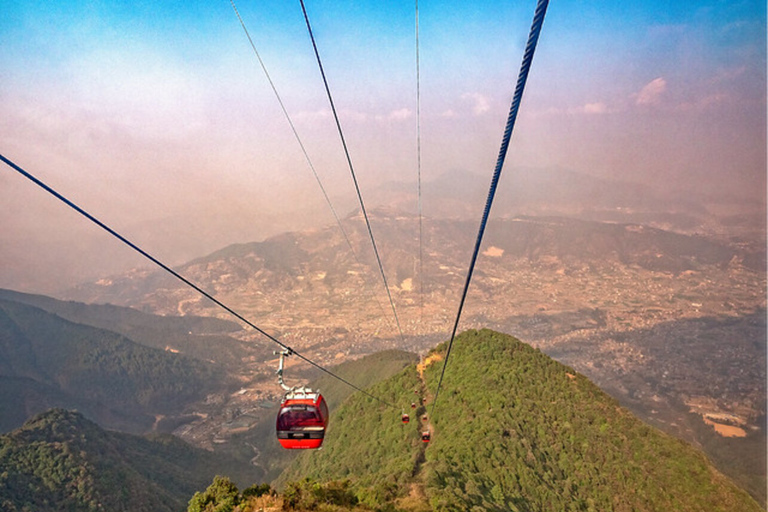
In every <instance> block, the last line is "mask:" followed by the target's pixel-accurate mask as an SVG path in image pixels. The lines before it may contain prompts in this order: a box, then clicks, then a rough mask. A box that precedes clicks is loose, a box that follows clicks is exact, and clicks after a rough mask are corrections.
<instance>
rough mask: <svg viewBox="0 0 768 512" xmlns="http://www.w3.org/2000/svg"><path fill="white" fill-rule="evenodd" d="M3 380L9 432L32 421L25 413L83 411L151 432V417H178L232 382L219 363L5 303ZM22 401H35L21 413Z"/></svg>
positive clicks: (0, 331) (1, 408)
mask: <svg viewBox="0 0 768 512" xmlns="http://www.w3.org/2000/svg"><path fill="white" fill-rule="evenodd" d="M0 379H2V381H3V383H4V384H6V383H8V384H10V386H9V389H8V390H4V391H2V392H0V399H2V401H0V413H3V414H0V428H2V429H3V430H9V429H11V428H16V427H18V426H19V423H18V421H19V419H21V420H22V421H23V420H24V419H26V418H19V417H18V411H20V410H22V411H27V412H28V413H29V412H30V411H31V413H39V412H42V411H43V410H45V409H47V408H49V407H52V406H57V407H73V406H76V407H78V408H82V410H84V411H87V412H88V413H89V415H91V416H93V417H95V418H98V420H99V421H100V422H102V423H103V424H105V425H109V426H114V427H117V428H123V429H125V430H129V431H133V432H140V431H145V430H146V429H147V428H148V427H151V425H152V422H153V420H154V418H153V417H152V416H151V415H153V414H173V413H178V412H180V411H181V410H182V409H183V407H184V406H185V405H186V404H188V403H190V402H192V401H195V400H199V399H201V398H203V397H205V395H206V394H208V393H209V392H211V391H212V390H220V389H222V388H225V387H226V382H227V380H226V375H225V372H224V371H223V370H222V369H221V368H220V367H217V366H216V365H213V364H211V363H205V362H202V361H197V360H194V359H190V358H187V357H184V356H182V355H179V354H172V353H169V352H165V351H161V350H155V349H151V348H148V347H145V346H142V345H139V344H137V343H134V342H133V341H131V340H130V339H128V338H126V337H124V336H122V335H120V334H117V333H114V332H111V331H107V330H103V329H97V328H93V327H89V326H85V325H81V324H75V323H72V322H69V321H66V320H64V319H62V318H60V317H58V316H56V315H52V314H50V313H47V312H45V311H43V310H40V309H37V308H35V307H32V306H28V305H25V304H21V303H17V302H10V301H5V300H0ZM10 389H14V390H15V391H16V393H15V394H11V393H10V392H9V390H10ZM22 396H25V397H27V398H29V400H28V401H25V402H24V404H23V405H24V407H19V406H20V405H21V404H19V403H18V402H19V400H20V397H22ZM6 400H7V401H6ZM6 412H7V414H5V413H6ZM132 417H133V419H132Z"/></svg>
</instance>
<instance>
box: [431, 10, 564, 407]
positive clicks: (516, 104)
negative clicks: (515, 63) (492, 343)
mask: <svg viewBox="0 0 768 512" xmlns="http://www.w3.org/2000/svg"><path fill="white" fill-rule="evenodd" d="M548 4H549V0H539V1H538V4H537V5H536V11H535V12H534V15H533V23H532V24H531V31H530V33H529V34H528V43H527V44H526V45H525V52H524V53H523V62H522V64H521V65H520V73H519V74H518V77H517V85H516V86H515V93H514V96H513V97H512V104H511V105H510V108H509V115H508V117H507V125H506V127H505V128H504V136H503V137H502V140H501V148H500V149H499V156H498V158H497V160H496V168H495V169H494V171H493V178H492V179H491V186H490V189H489V190H488V198H487V199H486V202H485V209H484V210H483V217H482V220H481V221H480V229H479V230H478V233H477V240H476V241H475V249H474V251H473V252H472V260H471V261H470V263H469V270H468V271H467V279H466V281H465V283H464V291H463V292H462V294H461V302H460V303H459V311H458V313H457V314H456V321H455V322H454V324H453V332H451V339H450V341H449V342H448V350H447V352H446V354H445V360H444V361H443V369H442V371H441V372H440V380H439V381H438V383H437V389H436V390H435V397H434V398H433V403H432V412H431V413H430V416H429V417H430V418H432V417H433V416H434V414H435V409H436V407H437V397H438V395H439V393H440V386H441V385H442V383H443V377H444V376H445V369H446V367H447V366H448V358H449V357H450V355H451V348H453V341H454V339H455V338H456V330H457V329H458V327H459V320H460V319H461V312H462V309H463V308H464V301H465V299H466V298H467V290H468V289H469V283H470V281H471V280H472V272H473V271H474V268H475V262H476V261H477V255H478V253H479V252H480V244H481V243H482V241H483V234H484V233H485V226H486V224H487V222H488V216H489V214H490V212H491V205H492V204H493V198H494V196H495V195H496V187H497V185H498V183H499V177H500V176H501V170H502V168H503V167H504V159H505V157H506V155H507V149H508V148H509V141H510V139H511V138H512V130H513V128H514V126H515V120H516V119H517V113H518V110H519V109H520V101H521V100H522V97H523V91H524V90H525V82H526V81H527V80H528V72H529V71H530V68H531V62H532V61H533V54H534V52H535V51H536V43H537V42H538V40H539V34H540V32H541V26H542V24H543V23H544V15H545V14H546V13H547V5H548Z"/></svg>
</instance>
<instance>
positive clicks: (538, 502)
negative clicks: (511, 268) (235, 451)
mask: <svg viewBox="0 0 768 512" xmlns="http://www.w3.org/2000/svg"><path fill="white" fill-rule="evenodd" d="M445 350H446V345H445V344H443V345H440V346H438V347H437V348H436V349H435V350H434V351H433V354H434V355H437V356H438V359H439V356H440V355H441V354H444V352H445ZM441 367H442V364H432V365H430V366H429V367H428V368H427V369H426V372H425V374H424V377H425V380H426V386H427V388H428V389H430V390H434V389H435V387H436V384H437V379H438V378H439V372H440V369H441ZM421 386H422V382H421V381H420V379H419V375H418V372H417V371H416V368H415V367H414V366H410V367H408V368H406V369H405V370H403V371H402V372H401V373H400V374H398V375H397V376H395V377H393V378H391V379H389V380H387V381H384V382H381V383H379V384H377V385H374V386H373V387H371V388H370V390H371V393H372V394H374V395H376V396H383V397H387V399H388V400H390V401H393V402H395V403H397V404H403V407H404V408H405V407H408V404H410V402H411V401H412V400H413V397H414V396H415V393H414V391H416V390H420V389H421ZM427 399H428V400H429V396H427ZM427 406H428V407H429V403H428V404H427ZM427 411H431V408H430V409H425V408H420V409H418V410H417V413H418V415H419V417H420V415H422V414H425V413H426V412H427ZM431 426H432V429H433V435H432V441H431V442H430V443H429V444H428V445H424V444H423V443H422V442H421V441H420V439H419V430H420V428H421V425H420V422H419V421H412V422H411V423H410V424H408V425H403V424H401V423H400V421H399V411H392V410H391V408H388V407H385V406H382V405H381V404H379V403H376V402H374V401H373V400H372V399H370V398H368V397H365V396H361V395H360V394H355V395H352V396H351V397H350V398H349V399H348V400H347V401H346V402H345V403H344V404H343V405H342V406H341V407H339V408H338V409H337V410H336V411H334V412H333V414H332V417H331V426H330V428H329V429H328V433H327V435H326V440H325V443H324V445H323V449H322V450H320V451H316V452H311V453H309V452H308V453H303V454H302V455H301V456H300V457H299V458H298V459H297V460H296V461H295V462H294V464H293V465H292V466H291V467H289V468H288V470H286V472H285V473H284V474H283V475H282V476H281V477H280V478H279V479H278V481H277V486H278V487H279V488H282V489H285V491H286V492H290V493H295V492H296V489H302V488H303V489H305V492H304V495H305V497H306V496H309V495H311V489H312V488H313V486H314V487H315V488H317V486H318V485H320V486H321V487H322V485H321V484H323V483H324V485H329V483H331V482H334V481H335V482H337V483H338V482H346V484H345V485H348V488H349V492H350V493H351V494H353V495H354V496H355V498H356V499H357V501H358V507H360V506H365V507H369V508H373V509H382V510H383V509H386V508H387V507H390V509H401V510H422V509H424V510H477V511H479V510H499V511H502V510H513V511H534V510H573V511H625V510H626V511H629V510H635V511H657V510H679V511H733V510H741V511H749V510H761V508H760V506H759V505H758V504H757V503H756V502H755V501H754V500H753V499H752V498H751V497H750V496H749V495H748V494H747V493H746V492H744V491H743V490H741V489H739V488H738V487H736V486H735V485H734V484H733V483H732V482H731V481H730V480H728V479H727V478H726V477H724V476H723V475H721V474H720V473H718V472H717V471H716V470H714V469H713V468H712V466H711V465H710V464H709V462H708V461H707V459H706V458H705V456H704V455H703V454H702V453H701V452H700V451H698V450H696V449H695V448H693V447H691V446H690V445H688V444H686V443H684V442H682V441H680V440H678V439H675V438H673V437H671V436H668V435H666V434H663V433H661V432H660V431H658V430H656V429H654V428H652V427H650V426H648V425H647V424H645V423H643V422H641V421H640V420H638V419H637V418H636V417H634V416H633V415H632V414H631V413H630V412H629V411H627V410H626V409H623V408H622V407H620V406H619V404H618V403H617V402H616V400H614V399H613V398H611V397H609V396H608V395H606V394H605V393H604V392H602V391H601V390H600V389H599V388H598V387H597V386H595V385H594V384H592V383H591V382H590V381H589V380H588V379H586V378H585V377H584V376H582V375H580V374H578V373H576V372H575V371H573V370H572V369H570V368H568V367H566V366H564V365H562V364H560V363H558V362H556V361H554V360H553V359H551V358H549V357H548V356H546V355H544V354H542V353H541V352H539V351H538V350H535V349H533V348H531V347H530V346H528V345H525V344H523V343H521V342H519V341H518V340H516V339H515V338H513V337H511V336H507V335H503V334H499V333H496V332H493V331H490V330H482V331H468V332H465V333H463V334H462V335H460V336H459V337H458V338H457V339H456V341H455V344H454V347H453V351H452V353H451V360H450V364H449V365H448V369H447V371H446V374H445V380H444V382H443V388H442V391H441V393H440V398H439V402H438V403H437V410H436V414H435V417H434V418H432V419H431ZM306 479H309V480H308V481H307V480H306ZM302 481H303V483H302ZM291 482H293V483H291ZM420 496H423V498H420ZM310 501H311V500H310ZM297 503H300V501H297ZM307 503H310V502H309V501H305V503H304V504H305V506H306V504H307Z"/></svg>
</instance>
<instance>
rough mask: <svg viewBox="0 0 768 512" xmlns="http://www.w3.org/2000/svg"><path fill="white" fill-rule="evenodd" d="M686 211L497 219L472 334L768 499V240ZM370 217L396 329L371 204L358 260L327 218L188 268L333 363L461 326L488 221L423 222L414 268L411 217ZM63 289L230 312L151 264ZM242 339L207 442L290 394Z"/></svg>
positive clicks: (750, 227) (729, 220)
mask: <svg viewBox="0 0 768 512" xmlns="http://www.w3.org/2000/svg"><path fill="white" fill-rule="evenodd" d="M689 211H691V212H692V213H685V214H683V213H679V214H676V215H670V214H654V213H653V212H647V211H646V212H643V211H642V210H633V209H620V208H614V209H603V210H601V211H597V210H593V211H590V212H587V213H584V212H582V214H581V215H578V216H576V215H574V216H572V217H570V218H569V217H564V216H551V215H547V216H541V215H538V216H511V217H507V218H497V219H494V220H493V221H492V223H491V224H490V225H489V228H488V231H487V233H486V239H485V240H486V242H485V243H484V246H483V249H482V255H481V258H480V260H479V262H478V266H477V270H476V273H475V276H474V278H473V282H472V286H471V287H470V291H469V296H468V299H467V305H466V308H465V311H464V315H463V320H462V323H461V326H460V328H461V329H467V328H482V327H490V328H493V329H495V330H498V331H501V332H507V333H511V334H513V335H515V336H517V337H519V338H520V339H522V340H524V341H525V342H527V343H530V344H532V345H534V346H536V347H539V348H541V349H542V350H543V351H545V352H546V353H548V354H551V355H553V356H554V357H555V358H557V359H558V360H560V361H562V362H564V363H566V364H569V365H571V366H573V367H574V368H575V369H577V370H579V371H580V372H583V373H584V374H585V375H587V376H588V377H589V378H591V379H592V380H594V381H595V382H596V383H598V384H599V385H600V386H601V387H602V388H603V389H605V390H607V391H609V392H610V393H612V394H613V395H614V396H615V397H617V398H618V399H619V400H620V401H621V402H622V403H623V404H625V405H626V406H628V407H630V408H632V410H634V411H635V412H636V413H638V414H640V416H641V417H642V418H644V419H645V420H646V421H649V422H650V423H652V424H654V425H656V426H660V427H661V428H663V429H665V430H667V431H669V432H672V433H674V434H675V435H678V436H680V437H682V438H684V439H687V440H689V441H691V442H693V443H694V444H699V445H701V446H703V447H704V448H705V449H706V450H707V452H708V453H709V454H710V456H712V457H713V458H714V459H715V460H716V462H721V461H722V460H721V459H723V458H726V459H727V458H734V454H735V453H739V454H742V455H743V457H742V455H740V456H739V457H742V460H740V461H736V462H735V464H736V465H743V466H744V467H746V468H747V469H744V467H742V469H741V470H740V471H743V473H745V474H751V475H753V476H752V477H748V478H754V473H755V472H757V473H759V474H761V475H762V476H760V477H757V478H756V479H753V486H752V489H753V491H754V490H755V489H758V490H757V491H754V492H758V493H759V492H761V491H759V489H760V488H761V486H762V483H761V482H764V456H762V455H760V454H763V453H764V452H765V450H764V446H765V432H764V429H763V424H764V417H765V371H766V370H765V350H766V347H765V332H766V323H765V294H766V282H765V245H764V238H762V236H763V235H761V233H762V231H761V226H760V223H759V222H758V223H757V224H755V220H754V219H755V216H754V215H725V216H723V215H721V216H719V217H717V216H713V215H711V214H709V213H706V214H702V213H701V212H699V213H696V212H697V210H696V209H695V208H693V209H692V210H689ZM574 217H582V218H574ZM639 219H642V220H643V223H638V222H635V221H637V220H639ZM681 219H684V220H681ZM718 219H719V220H718ZM372 222H373V228H374V232H375V235H376V237H377V243H378V244H379V246H380V251H381V254H382V255H383V265H384V268H385V270H386V272H387V277H388V280H389V283H390V287H391V290H392V294H393V299H394V304H395V307H396V309H397V312H398V316H399V320H400V324H401V327H402V331H403V336H402V337H401V336H400V335H399V333H398V331H397V329H396V326H395V323H394V320H393V316H392V312H391V309H390V305H389V303H388V301H387V296H386V294H385V292H384V289H383V285H382V284H381V280H380V276H379V275H378V271H377V268H376V266H375V260H374V259H373V256H372V252H371V249H370V242H369V241H368V240H367V234H366V232H365V226H364V224H363V221H362V218H361V217H360V216H359V215H353V216H350V217H347V218H345V219H343V226H344V229H345V231H346V233H347V235H348V237H349V240H350V242H351V244H352V246H353V247H354V250H355V251H354V252H355V254H353V253H352V251H350V249H349V247H348V246H347V243H346V241H345V238H344V236H343V235H342V233H341V232H340V230H339V229H338V227H337V226H332V227H328V228H325V229H316V230H310V231H304V232H293V233H285V234H281V235H277V236H274V237H272V238H268V239H266V240H264V241H262V242H254V243H249V244H237V245H232V246H229V247H227V248H224V249H222V250H220V251H217V252H215V253H212V254H211V255H209V256H206V257H203V258H199V259H196V260H193V261H191V262H190V263H188V264H186V265H182V266H179V267H178V270H179V272H181V273H182V274H183V275H184V276H186V277H187V278H189V279H190V280H192V281H193V282H195V283H198V284H199V285H201V286H202V287H203V288H204V289H206V290H208V291H209V292H211V293H212V294H213V295H214V296H216V297H217V298H218V299H220V300H222V301H224V302H225V303H226V304H228V305H229V306H231V307H232V308H233V309H235V310H237V311H238V312H239V313H241V314H243V315H244V316H245V317H246V318H248V319H249V320H251V321H253V322H254V323H255V324H256V325H258V326H259V327H261V328H262V329H264V330H266V331H267V332H269V333H270V334H273V335H275V336H277V337H278V338H279V339H280V340H281V341H283V342H284V343H286V344H288V345H290V346H292V347H294V348H296V349H298V350H300V351H301V352H302V353H303V354H305V355H307V356H309V357H310V358H312V359H313V360H316V361H318V362H320V363H321V364H325V365H333V364H337V363H340V362H343V361H346V360H350V359H355V358H358V357H360V356H363V355H366V354H371V353H374V352H377V351H379V350H383V349H394V348H397V349H404V350H409V351H414V352H423V351H424V350H425V349H427V348H430V347H432V346H433V345H434V344H435V343H437V342H439V341H442V340H444V339H446V338H447V337H448V336H449V334H450V328H451V326H452V322H453V319H454V318H455V314H456V308H457V304H458V299H459V293H460V290H461V286H462V285H463V281H464V278H465V272H466V266H467V264H468V261H469V256H470V249H471V246H472V243H473V241H474V235H475V231H476V229H477V226H476V223H475V222H473V221H462V220H458V219H450V218H436V219H432V218H425V219H424V220H423V247H422V254H423V260H422V263H421V265H419V261H418V259H417V257H416V255H417V254H418V252H419V245H418V237H417V233H418V218H417V217H415V216H413V215H408V214H404V213H401V212H397V211H395V210H392V209H378V210H376V211H375V212H374V213H373V214H372ZM729 233H731V234H730V235H729ZM68 298H71V299H76V300H81V301H85V302H102V303H106V302H108V303H112V304H119V305H123V306H130V307H133V308H137V309H140V310H142V311H145V312H152V313H156V314H162V315H200V316H216V317H220V318H227V314H226V313H225V312H222V311H220V310H218V309H217V308H216V307H215V306H214V305H213V304H209V303H207V301H206V300H204V299H201V298H200V297H199V296H197V294H196V293H195V292H194V291H191V290H189V289H186V288H185V287H184V286H183V285H180V284H179V283H177V282H175V281H174V280H173V279H172V278H171V277H168V276H166V275H163V274H162V273H160V272H158V271H155V270H152V269H137V270H134V271H131V272H127V273H125V274H121V275H116V276H112V277H109V278H105V279H102V280H99V281H98V282H96V283H92V284H89V285H83V286H80V287H78V288H77V289H74V290H71V291H70V292H69V293H68ZM231 336H234V337H236V338H237V339H239V340H241V341H243V342H246V344H247V345H249V346H252V347H258V349H257V350H258V352H259V354H260V355H258V356H257V355H251V356H247V357H245V358H244V362H245V364H244V365H243V366H242V367H240V368H239V369H236V370H234V371H235V373H236V374H237V375H238V378H239V380H240V381H241V382H242V389H241V390H240V392H239V393H236V394H234V395H232V396H220V397H219V398H215V399H214V398H210V399H209V400H208V403H206V404H205V405H204V406H202V408H203V409H205V411H204V415H202V416H201V419H198V420H196V421H195V422H192V423H190V424H187V425H185V426H184V427H182V428H180V429H179V430H177V431H176V433H177V434H178V435H180V436H181V437H183V438H184V439H187V440H190V441H192V442H194V443H195V444H197V445H200V446H206V447H212V446H214V445H215V444H219V445H221V444H226V443H227V441H228V439H229V438H230V437H231V436H232V435H233V434H237V433H239V432H242V431H243V430H247V429H248V428H249V427H251V426H253V425H255V424H257V423H258V421H259V420H260V419H261V418H262V417H264V416H265V415H267V414H268V412H267V411H269V409H268V408H269V406H270V405H271V404H273V403H274V402H275V400H277V398H278V397H279V389H278V388H277V386H276V382H275V379H274V377H273V375H274V369H275V364H276V363H275V361H274V359H273V358H272V357H266V358H265V357H263V354H265V352H266V353H269V351H271V350H274V349H276V348H277V346H276V345H274V344H273V343H271V342H270V341H268V340H264V339H263V338H261V337H260V336H259V335H258V334H256V333H254V332H252V331H249V330H242V331H238V332H234V333H231ZM168 348H169V350H171V349H172V350H178V347H174V346H173V345H172V344H171V345H169V347H168ZM231 368H236V367H235V366H231ZM293 371H294V370H289V373H288V376H289V378H295V379H297V380H301V378H304V377H311V375H312V374H311V372H310V373H305V370H304V369H302V368H301V367H298V368H296V370H295V373H290V372H293ZM713 429H714V430H713ZM744 458H746V459H749V460H743V459H744ZM730 463H731V464H733V463H734V461H733V460H731V461H730ZM742 463H743V464H742ZM762 487H764V486H762Z"/></svg>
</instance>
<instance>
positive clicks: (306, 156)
mask: <svg viewBox="0 0 768 512" xmlns="http://www.w3.org/2000/svg"><path fill="white" fill-rule="evenodd" d="M229 3H230V4H231V5H232V9H233V10H234V11H235V15H236V16H237V19H238V21H240V26H241V27H242V28H243V32H245V36H246V37H247V38H248V42H249V43H250V45H251V48H252V49H253V53H254V55H256V59H257V60H258V61H259V65H260V66H261V70H262V71H263V72H264V75H265V76H266V77H267V81H268V82H269V86H270V87H271V88H272V92H273V93H274V95H275V98H276V99H277V102H278V103H279V104H280V109H281V110H282V111H283V115H284V116H285V119H286V120H287V121H288V125H289V126H290V127H291V131H292V132H293V136H294V137H295V138H296V142H298V143H299V147H300V148H301V152H302V154H303V155H304V159H305V160H306V161H307V165H308V166H309V168H310V170H311V171H312V174H313V175H314V177H315V180H316V181H317V184H318V186H319V187H320V191H321V192H322V193H323V197H324V198H325V202H326V203H327V204H328V207H329V208H330V209H331V212H332V213H333V218H334V219H336V224H337V225H338V226H339V230H340V231H341V234H342V236H343V237H344V240H345V241H346V242H347V246H349V250H350V251H351V252H352V256H353V258H354V259H355V262H356V263H357V264H358V265H359V266H361V267H362V266H363V264H362V263H361V261H360V258H359V257H358V256H357V252H355V249H354V247H353V246H352V242H351V241H350V239H349V235H347V231H346V230H345V229H344V226H343V225H342V223H341V219H340V218H339V215H338V213H337V212H336V208H334V207H333V202H331V198H330V197H329V196H328V192H327V191H326V190H325V186H323V182H322V180H321V179H320V175H319V174H318V173H317V170H316V169H315V166H314V164H313V163H312V159H311V158H310V157H309V153H308V152H307V149H306V147H305V146H304V143H303V142H302V140H301V137H300V136H299V132H298V130H297V129H296V126H295V125H294V124H293V120H292V119H291V116H290V114H289V113H288V109H286V108H285V104H284V103H283V99H282V97H281V96H280V93H279V92H277V87H276V86H275V83H274V82H273V81H272V77H271V76H270V74H269V71H267V66H266V64H264V61H263V60H262V58H261V55H260V54H259V51H258V50H257V49H256V44H255V43H254V42H253V39H252V38H251V34H250V32H248V28H247V27H246V26H245V22H244V21H243V18H242V16H240V11H238V9H237V6H236V5H235V2H234V0H230V1H229ZM373 298H374V300H376V303H377V304H378V306H379V309H381V311H382V313H384V306H383V304H382V303H381V301H380V300H379V297H377V296H376V295H373ZM382 317H383V318H386V319H387V322H390V326H391V325H392V324H391V321H390V318H389V316H388V315H386V314H383V315H382ZM402 335H403V333H402V332H400V336H401V337H402Z"/></svg>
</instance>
